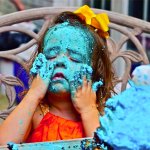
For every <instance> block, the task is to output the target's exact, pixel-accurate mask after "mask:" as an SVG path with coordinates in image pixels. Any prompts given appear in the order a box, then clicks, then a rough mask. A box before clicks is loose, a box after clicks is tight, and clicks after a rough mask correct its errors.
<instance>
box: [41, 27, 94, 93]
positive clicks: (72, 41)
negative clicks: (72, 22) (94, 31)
mask: <svg viewBox="0 0 150 150" xmlns="http://www.w3.org/2000/svg"><path fill="white" fill-rule="evenodd" d="M89 39H91V40H93V39H92V37H88V36H87V33H85V31H84V30H83V29H80V28H77V27H72V26H67V25H56V26H55V27H53V28H52V29H50V30H49V31H48V33H47V34H46V36H45V39H44V49H43V53H44V54H45V56H46V58H47V59H48V60H49V61H51V63H56V67H55V69H54V72H53V75H52V79H51V83H50V86H49V91H51V92H56V93H57V92H69V91H70V85H69V81H70V80H71V79H72V78H73V75H74V72H75V71H79V70H80V67H81V65H83V64H88V65H90V63H91V61H90V60H91V58H90V56H91V52H92V47H91V43H92V41H90V40H89Z"/></svg>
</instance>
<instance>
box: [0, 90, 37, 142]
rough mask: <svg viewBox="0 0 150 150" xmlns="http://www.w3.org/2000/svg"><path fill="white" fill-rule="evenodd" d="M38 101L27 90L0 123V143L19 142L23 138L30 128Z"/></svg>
mask: <svg viewBox="0 0 150 150" xmlns="http://www.w3.org/2000/svg"><path fill="white" fill-rule="evenodd" d="M39 101H40V100H39V99H38V98H37V97H36V96H35V95H34V94H33V93H32V91H31V90H29V92H28V93H27V95H26V96H25V97H24V99H23V100H22V101H21V103H20V104H19V105H18V106H17V107H16V108H15V110H14V111H13V112H12V113H11V114H10V115H9V116H8V117H7V118H6V120H5V121H4V122H3V123H2V124H1V125H0V145H4V144H7V142H10V141H12V142H16V143H21V142H23V141H24V140H25V138H26V137H27V133H28V134H29V130H30V129H31V120H32V117H33V114H34V112H35V109H36V107H37V106H38V104H39Z"/></svg>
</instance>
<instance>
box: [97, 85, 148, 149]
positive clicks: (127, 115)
mask: <svg viewBox="0 0 150 150" xmlns="http://www.w3.org/2000/svg"><path fill="white" fill-rule="evenodd" d="M149 92H150V86H135V87H132V88H129V89H127V90H126V91H124V92H123V93H121V94H119V95H117V96H114V97H113V98H110V99H108V101H107V102H106V108H105V115H104V116H102V117H100V123H101V127H100V128H99V129H98V130H97V135H98V136H99V138H100V139H101V140H103V141H104V142H107V143H108V144H109V145H111V146H112V147H113V148H114V150H140V149H141V150H148V149H150V137H149V135H150V108H149V106H150V94H149Z"/></svg>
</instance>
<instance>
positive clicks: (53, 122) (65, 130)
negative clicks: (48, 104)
mask: <svg viewBox="0 0 150 150" xmlns="http://www.w3.org/2000/svg"><path fill="white" fill-rule="evenodd" d="M83 137H85V135H84V132H83V126H82V122H76V121H71V120H66V119H64V118H61V117H59V116H55V115H53V114H51V113H50V112H48V113H47V114H46V115H45V116H44V117H43V119H42V120H41V122H40V124H39V126H38V127H37V128H36V129H35V130H33V132H32V133H31V134H30V135H29V137H28V139H27V141H26V142H28V143H32V142H44V141H55V140H67V139H74V138H83Z"/></svg>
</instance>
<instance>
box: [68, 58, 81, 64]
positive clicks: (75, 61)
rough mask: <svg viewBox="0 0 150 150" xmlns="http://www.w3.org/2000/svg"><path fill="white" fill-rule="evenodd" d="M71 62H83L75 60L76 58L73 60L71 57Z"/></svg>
mask: <svg viewBox="0 0 150 150" xmlns="http://www.w3.org/2000/svg"><path fill="white" fill-rule="evenodd" d="M70 60H71V61H73V62H76V63H81V61H79V60H77V59H74V58H71V57H70Z"/></svg>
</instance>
